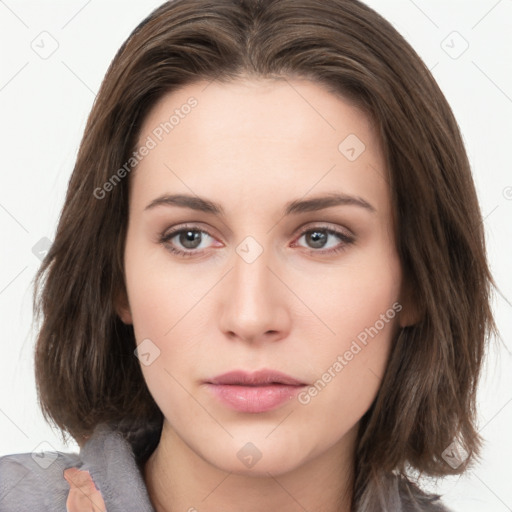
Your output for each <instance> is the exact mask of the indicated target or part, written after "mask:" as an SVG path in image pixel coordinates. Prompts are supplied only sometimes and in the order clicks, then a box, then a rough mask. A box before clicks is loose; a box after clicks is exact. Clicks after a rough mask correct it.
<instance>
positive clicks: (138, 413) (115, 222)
mask: <svg viewBox="0 0 512 512" xmlns="http://www.w3.org/2000/svg"><path fill="white" fill-rule="evenodd" d="M242 76H254V77H262V78H287V77H301V78H308V79H311V80H314V81H316V82H319V83H322V84H324V85H326V86H327V87H328V88H329V90H330V91H331V92H334V93H338V94H340V95H341V96H343V97H344V98H347V99H349V100H352V101H354V102H356V103H357V105H359V106H360V107H362V108H363V109H364V110H365V111H366V112H368V113H369V114H370V115H371V117H372V119H373V120H374V123H375V127H376V129H377V130H378V133H379V136H380V139H381V142H382V147H383V150H384V154H385V159H386V164H387V172H388V174H389V186H390V190H391V194H392V204H393V211H394V217H395V220H396V226H395V228H396V243H397V249H398V252H399V256H400V259H401V263H402V268H403V271H404V275H405V276H406V279H407V281H408V282H409V283H410V286H411V289H412V290H413V291H414V301H415V303H416V304H417V305H418V306H419V308H420V311H421V318H420V320H419V321H418V322H417V323H416V324H415V325H413V326H410V327H407V328H405V329H403V330H402V331H401V332H400V336H398V338H397V339H396V340H395V341H394V344H393V347H392V350H391V353H390V356H389V361H388V365H387V369H386V372H385V375H384V376H383V380H382V384H381V387H380V390H379V392H378V395H377V397H376V399H375V401H374V403H373V404H372V406H371V408H370V409H369V410H368V412H367V413H366V414H365V416H364V417H363V419H362V421H361V424H360V430H359V437H358V444H357V447H356V464H355V480H354V504H355V505H357V504H360V505H361V504H363V503H365V504H367V505H368V504H369V503H370V502H371V501H372V500H374V499H377V498H373V497H372V496H374V495H377V494H378V493H377V494H376V493H373V492H370V491H369V490H372V489H380V488H381V487H382V484H380V483H379V482H383V481H384V480H383V478H384V477H385V476H386V475H388V474H390V473H391V472H399V473H400V474H404V475H405V473H406V471H407V469H408V468H413V469H416V470H417V471H419V472H420V473H426V474H428V475H434V476H442V475H446V474H450V473H461V472H463V471H464V469H465V468H466V467H467V465H468V464H469V462H470V461H471V460H472V459H474V458H475V457H477V456H478V454H479V449H480V445H481V438H480V437H479V435H478V432H477V431H476V428H475V401H476V397H475V394H476V385H477V381H478V377H479V373H480V368H481V363H482V358H483V356H484V352H485V346H486V341H487V339H488V338H489V336H490V335H491V334H492V333H494V332H495V329H496V327H495V324H494V319H493V316H492V312H491V308H490V295H491V291H492V290H491V286H493V285H494V282H493V279H492V276H491V275H490V272H489V269H488V265H487V261H486V252H485V244H484V232H483V225H482V217H481V213H480V209H479V204H478V201H477V195H476V192H475V188H474V184H473V181H472V178H471V171H470V166H469V163H468V159H467V155H466V153H465V149H464V146H463V141H462V138H461V134H460V132H459V128H458V126H457V123H456V121H455V119H454V116H453V114H452V111H451V109H450V107H449V105H448V104H447V102H446V99H445V98H444V96H443V94H442V92H441V91H440V89H439V87H438V85H437V84H436V82H435V80H434V79H433V77H432V75H431V74H430V72H429V70H428V69H427V68H426V66H425V65H424V64H423V62H422V61H421V59H420V58H419V57H418V55H417V54H416V53H415V51H414V50H413V49H412V48H411V46H410V45H409V44H408V43H407V42H406V41H405V40H404V39H403V38H402V36H401V35H400V34H399V33H398V32H397V31H396V30H395V29H394V28H393V27H392V26H391V24H390V23H388V22H387V21H386V20H384V19H383V18H382V17H381V16H380V15H379V14H377V13H376V12H375V11H373V10H372V9H370V8H369V7H367V6H365V5H364V4H363V3H361V2H359V1H356V0H322V1H321V2H319V1H318V0H216V1H215V2H211V1H209V0H175V1H170V2H166V3H165V4H163V5H162V6H161V7H159V8H158V9H156V10H155V11H154V12H153V13H152V14H151V15H150V16H148V18H146V19H145V20H144V21H143V22H142V23H141V24H140V25H139V26H138V27H137V28H136V29H135V30H134V31H133V33H132V34H131V35H130V37H129V38H128V39H127V40H126V41H125V43H124V44H123V45H122V47H121V48H120V49H119V51H118V53H117V55H116V56H115V58H114V59H113V61H112V63H111V65H110V67H109V69H108V71H107V74H106V76H105V79H104V81H103V83H102V85H101V88H100V91H99V93H98V95H97V97H96V100H95V103H94V106H93V108H92V111H91V113H90V116H89V119H88V122H87V126H86V128H85V133H84V136H83V140H82V142H81V145H80V149H79V152H78V156H77V161H76V165H75V168H74V170H73V174H72V176H71V179H70V181H69V186H68V191H67V195H66V199H65V204H64V207H63V210H62V214H61V217H60V221H59V225H58V228H57V233H56V236H55V241H54V243H53V245H52V246H51V249H50V250H49V252H48V254H47V256H46V258H45V259H44V261H43V264H42V266H41V268H40V269H39V271H38V273H37V275H36V278H35V279H36V286H35V290H34V310H35V318H39V316H40V315H41V312H42V313H43V316H44V321H43V323H42V326H41V329H40V331H39V334H38V339H37V345H36V354H35V372H36V382H37V387H38V397H39V401H40V404H41V408H42V411H43V415H44V417H45V419H46V420H47V421H53V422H54V423H55V424H56V425H57V426H58V427H59V428H60V429H61V430H62V432H69V433H70V434H71V435H72V436H73V437H74V438H75V439H76V440H78V441H79V442H80V443H81V442H83V440H84V439H86V438H87V437H88V436H90V435H91V433H92V431H93V430H94V428H95V426H96V425H98V424H100V423H110V424H115V425H116V426H117V428H118V429H119V430H120V431H122V432H123V434H124V435H125V437H126V438H127V439H129V440H130V442H131V443H132V445H133V447H134V453H135V454H136V456H137V459H138V460H139V461H143V460H145V458H146V457H147V456H148V455H149V453H150V452H151V450H152V449H153V448H154V445H153V446H151V447H147V446H145V447H144V446H143V443H142V442H141V441H140V440H141V439H142V437H141V435H142V434H141V432H143V431H145V430H147V429H149V428H153V429H154V430H155V432H158V429H159V428H161V423H162V413H161V411H160V410H159V408H158V406H157V405H156V403H155V402H154V400H153V398H152V397H151V395H150V393H149V391H148V389H147V387H146V384H145V381H144V379H143V376H142V372H141V370H140V365H139V361H138V359H137V358H136V357H135V355H134V352H133V351H134V349H135V346H136V343H135V338H134V333H133V327H132V326H131V325H125V324H124V323H123V322H122V321H121V320H120V318H119V317H118V316H117V315H116V313H115V309H114V300H115V298H117V297H124V296H125V294H126V290H125V288H124V271H123V252H124V242H125V236H126V229H127V219H128V197H129V188H128V185H129V182H130V180H129V178H127V179H124V180H120V182H119V183H118V184H117V185H116V186H115V187H113V188H112V190H111V191H110V192H109V193H108V194H105V197H104V198H103V199H101V200H99V199H97V198H96V197H95V195H94V194H93V191H95V190H97V188H98V187H101V186H102V184H104V183H106V182H107V181H108V180H109V179H110V178H111V176H112V174H113V172H115V171H116V169H119V168H120V167H121V166H122V165H123V163H125V162H126V161H127V160H128V159H129V158H130V156H131V153H132V151H133V147H134V145H135V143H136V142H137V138H138V135H139V131H140V127H141V124H142V122H143V120H144V118H145V116H146V115H147V113H148V112H149V109H150V108H152V106H154V105H155V103H156V102H157V101H158V100H159V99H160V98H161V97H162V96H163V95H164V94H166V93H168V92H170V91H173V90H176V89H177V88H178V87H182V86H185V85H187V84H191V83H193V82H196V81H198V80H204V79H211V80H214V79H217V80H223V81H230V80H235V79H237V78H239V77H242ZM43 278H44V283H43ZM42 284H44V286H43V290H42V293H41V294H40V297H39V296H38V293H39V289H40V288H41V285H42ZM155 439H156V442H157V440H158V437H156V438H155ZM455 439H458V440H459V441H460V443H461V444H462V445H463V446H464V447H465V449H466V451H467V452H468V453H469V454H470V457H469V458H468V459H467V460H466V461H465V462H464V463H463V464H461V465H460V466H459V467H458V468H456V469H453V468H452V467H451V466H450V465H448V464H447V463H446V462H445V461H444V460H443V458H442V457H441V454H442V452H443V451H444V450H445V449H446V448H447V447H448V446H449V445H450V444H451V443H452V441H454V440H455ZM379 485H380V487H379Z"/></svg>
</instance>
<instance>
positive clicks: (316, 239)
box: [311, 231, 327, 248]
mask: <svg viewBox="0 0 512 512" xmlns="http://www.w3.org/2000/svg"><path fill="white" fill-rule="evenodd" d="M326 237H327V235H326V233H322V232H321V231H313V232H311V240H312V242H313V246H314V247H320V248H321V247H323V246H324V244H325V239H326Z"/></svg>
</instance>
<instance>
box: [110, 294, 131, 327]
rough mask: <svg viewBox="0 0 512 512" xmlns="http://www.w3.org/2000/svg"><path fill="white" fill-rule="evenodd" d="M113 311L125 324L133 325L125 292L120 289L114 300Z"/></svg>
mask: <svg viewBox="0 0 512 512" xmlns="http://www.w3.org/2000/svg"><path fill="white" fill-rule="evenodd" d="M114 309H115V311H116V313H117V315H118V316H119V318H120V319H121V320H122V321H123V323H125V324H133V319H132V312H131V310H130V305H129V303H128V297H127V294H126V290H125V289H124V287H123V289H121V290H119V291H118V292H117V294H116V296H115V298H114Z"/></svg>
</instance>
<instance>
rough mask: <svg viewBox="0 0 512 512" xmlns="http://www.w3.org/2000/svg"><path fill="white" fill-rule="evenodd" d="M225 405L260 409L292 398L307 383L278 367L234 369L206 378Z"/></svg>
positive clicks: (251, 409) (253, 411)
mask: <svg viewBox="0 0 512 512" xmlns="http://www.w3.org/2000/svg"><path fill="white" fill-rule="evenodd" d="M206 385H207V388H208V389H209V391H210V392H211V393H212V394H213V396H214V397H215V398H217V399H218V400H219V401H220V402H221V403H222V404H223V405H225V406H228V407H230V408H231V409H234V410H236V411H239V412H246V413H261V412H267V411H271V410H274V409H276V408H278V407H280V406H282V405H284V404H285V403H286V402H289V401H290V400H292V399H293V398H294V397H295V396H296V395H297V393H299V391H300V390H301V389H302V388H303V387H305V386H306V385H307V384H306V383H304V382H301V381H299V380H298V379H295V378H293V377H291V376H290V375H286V374H284V373H282V372H278V371H275V370H259V371H257V372H254V373H248V372H244V371H240V370H237V371H232V372H228V373H224V374H222V375H219V376H217V377H214V378H213V379H210V380H208V381H206Z"/></svg>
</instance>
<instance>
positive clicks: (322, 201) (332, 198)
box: [144, 193, 376, 216]
mask: <svg viewBox="0 0 512 512" xmlns="http://www.w3.org/2000/svg"><path fill="white" fill-rule="evenodd" d="M157 206H179V207H182V208H190V209H191V210H196V211H200V212H204V213H210V214H212V215H217V216H224V215H225V212H224V209H223V207H222V206H221V205H220V204H219V203H215V202H213V201H210V200H208V199H204V198H202V197H199V196H189V195H186V194H164V195H162V196H160V197H157V198H156V199H154V200H153V201H151V203H149V204H148V205H147V206H146V208H144V210H151V209H153V208H156V207H157ZM334 206H359V207H361V208H364V209H365V210H367V211H369V212H372V213H375V212H376V209H375V208H374V207H373V206H372V205H371V204H370V203H369V202H368V201H366V200H365V199H363V198H361V197H357V196H350V195H347V194H339V193H332V194H327V195H324V196H319V197H313V198H311V199H296V200H295V201H290V202H289V203H286V205H285V207H284V210H283V216H286V215H291V214H300V213H307V212H315V211H318V210H324V209H326V208H332V207H334Z"/></svg>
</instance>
